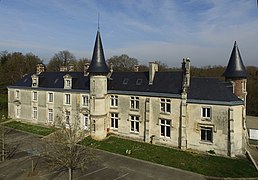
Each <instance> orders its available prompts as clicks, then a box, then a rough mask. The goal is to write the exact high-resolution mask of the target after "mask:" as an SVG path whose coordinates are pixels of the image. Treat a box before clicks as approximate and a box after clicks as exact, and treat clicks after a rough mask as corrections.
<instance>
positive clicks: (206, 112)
mask: <svg viewBox="0 0 258 180" xmlns="http://www.w3.org/2000/svg"><path fill="white" fill-rule="evenodd" d="M211 113H212V112H211V107H207V106H205V107H202V109H201V117H202V119H211Z"/></svg>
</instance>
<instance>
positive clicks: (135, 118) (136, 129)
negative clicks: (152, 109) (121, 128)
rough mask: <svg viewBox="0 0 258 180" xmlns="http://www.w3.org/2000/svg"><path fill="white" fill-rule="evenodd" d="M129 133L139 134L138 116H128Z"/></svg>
mask: <svg viewBox="0 0 258 180" xmlns="http://www.w3.org/2000/svg"><path fill="white" fill-rule="evenodd" d="M130 122H131V132H136V133H138V132H139V116H134V115H131V116H130Z"/></svg>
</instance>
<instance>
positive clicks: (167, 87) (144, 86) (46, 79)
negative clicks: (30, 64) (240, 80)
mask: <svg viewBox="0 0 258 180" xmlns="http://www.w3.org/2000/svg"><path fill="white" fill-rule="evenodd" d="M66 74H69V75H70V76H71V77H72V90H71V91H73V90H80V91H85V90H86V91H89V90H90V76H84V73H83V72H43V73H41V74H40V75H39V88H48V89H53V90H60V91H62V90H64V79H63V76H65V75H66ZM31 76H32V74H28V75H26V76H24V77H23V78H22V79H21V80H20V81H18V82H17V83H16V84H14V85H13V86H9V87H11V88H17V87H18V88H19V87H23V88H31ZM181 82H182V71H176V72H156V74H155V77H154V81H153V84H152V85H149V73H148V72H113V74H112V76H111V77H110V79H109V80H108V91H110V92H111V91H112V92H120V93H123V92H127V93H128V92H129V93H130V94H137V93H141V94H142V95H148V94H150V93H151V94H152V95H153V96H160V94H164V93H165V94H167V95H168V97H171V96H169V95H174V96H177V97H180V95H181V92H182V83H181ZM230 88H231V86H229V84H227V83H225V82H221V81H219V80H218V79H216V78H204V77H191V80H190V87H189V91H188V92H189V93H188V102H191V101H192V102H193V101H194V100H198V101H210V102H212V101H213V102H215V101H216V102H221V103H229V102H238V104H239V103H240V104H241V103H242V100H240V99H239V98H237V96H235V95H234V94H233V93H232V89H230ZM164 97H166V96H164Z"/></svg>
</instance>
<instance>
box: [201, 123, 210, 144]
mask: <svg viewBox="0 0 258 180" xmlns="http://www.w3.org/2000/svg"><path fill="white" fill-rule="evenodd" d="M201 141H206V142H212V127H205V126H201Z"/></svg>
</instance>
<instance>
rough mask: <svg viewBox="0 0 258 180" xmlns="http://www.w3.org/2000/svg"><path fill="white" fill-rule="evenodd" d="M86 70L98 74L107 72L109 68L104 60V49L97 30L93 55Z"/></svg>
mask: <svg viewBox="0 0 258 180" xmlns="http://www.w3.org/2000/svg"><path fill="white" fill-rule="evenodd" d="M88 72H89V73H90V74H99V73H101V74H102V73H104V74H107V73H108V72H109V68H108V66H107V64H106V61H105V56H104V51H103V47H102V42H101V37H100V32H99V31H98V32H97V36H96V41H95V46H94V50H93V55H92V59H91V63H90V67H89V69H88Z"/></svg>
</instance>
